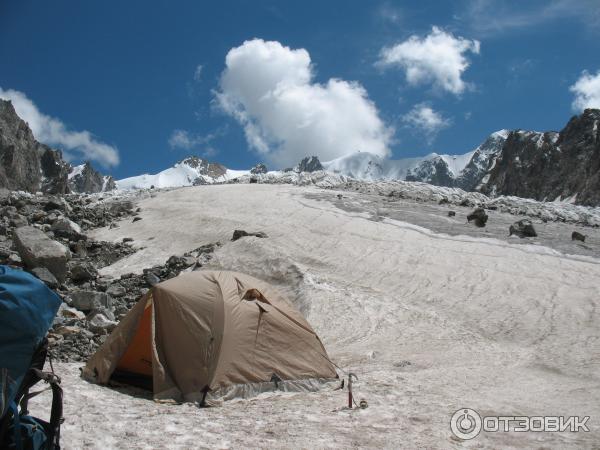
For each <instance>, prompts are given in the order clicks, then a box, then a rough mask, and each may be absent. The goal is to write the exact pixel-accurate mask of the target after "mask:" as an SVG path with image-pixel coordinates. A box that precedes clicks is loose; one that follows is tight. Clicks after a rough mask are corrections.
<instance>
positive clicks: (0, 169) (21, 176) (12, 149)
mask: <svg viewBox="0 0 600 450" xmlns="http://www.w3.org/2000/svg"><path fill="white" fill-rule="evenodd" d="M114 187H115V184H114V180H113V179H112V177H103V176H102V175H101V174H99V173H98V172H97V171H96V170H94V169H93V167H92V166H91V164H90V163H89V162H88V163H85V164H84V165H82V166H77V167H72V166H71V165H70V164H69V163H68V162H66V161H65V160H64V159H63V155H62V152H61V151H60V150H54V149H52V148H50V147H48V146H47V145H44V144H42V143H40V142H38V141H37V140H36V139H35V137H34V136H33V133H32V132H31V129H30V128H29V125H28V124H27V123H26V122H25V121H24V120H22V119H21V118H20V117H19V116H18V115H17V113H16V111H15V109H14V107H13V105H12V103H11V102H10V101H8V100H2V99H0V188H6V189H9V190H17V191H18V190H20V191H26V192H44V193H48V194H68V193H70V192H85V193H93V192H103V191H106V190H110V189H114Z"/></svg>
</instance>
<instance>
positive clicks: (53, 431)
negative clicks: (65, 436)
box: [30, 369, 64, 448]
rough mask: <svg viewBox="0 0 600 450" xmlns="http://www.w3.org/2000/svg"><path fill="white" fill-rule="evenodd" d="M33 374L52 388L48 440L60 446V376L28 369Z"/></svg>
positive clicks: (61, 408)
mask: <svg viewBox="0 0 600 450" xmlns="http://www.w3.org/2000/svg"><path fill="white" fill-rule="evenodd" d="M30 370H31V371H32V372H33V373H34V374H35V376H36V377H37V378H38V379H40V380H43V381H45V382H46V383H48V384H50V387H51V389H52V408H51V410H50V430H49V433H48V442H50V443H51V444H52V445H53V446H55V447H50V448H60V446H59V440H60V425H61V424H62V423H63V422H64V419H63V390H62V388H61V387H60V378H59V377H58V376H57V375H56V374H54V373H52V372H42V371H41V370H39V369H30Z"/></svg>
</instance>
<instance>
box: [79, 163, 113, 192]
mask: <svg viewBox="0 0 600 450" xmlns="http://www.w3.org/2000/svg"><path fill="white" fill-rule="evenodd" d="M69 187H70V189H71V190H72V191H73V192H81V193H93V192H105V191H112V190H113V189H116V185H115V180H114V179H113V177H111V176H110V175H102V174H101V173H99V172H98V171H96V170H95V169H94V168H93V167H92V165H91V164H90V163H89V162H86V163H85V164H82V165H81V166H76V167H73V168H72V169H71V173H70V174H69Z"/></svg>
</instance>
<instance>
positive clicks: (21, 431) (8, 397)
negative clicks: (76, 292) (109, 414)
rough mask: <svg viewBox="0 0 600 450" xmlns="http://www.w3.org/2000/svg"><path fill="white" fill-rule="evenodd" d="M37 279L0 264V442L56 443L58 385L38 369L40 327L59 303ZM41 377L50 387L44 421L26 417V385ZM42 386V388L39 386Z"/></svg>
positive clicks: (54, 447)
mask: <svg viewBox="0 0 600 450" xmlns="http://www.w3.org/2000/svg"><path fill="white" fill-rule="evenodd" d="M61 302H62V301H61V299H60V297H59V296H58V295H57V294H56V293H55V292H53V291H51V290H50V289H49V288H48V287H47V286H46V285H45V284H44V283H43V282H41V281H40V280H38V279H37V278H36V277H34V276H33V275H31V274H29V273H27V272H24V271H22V270H16V269H13V268H10V267H8V266H2V265H0V448H2V449H4V448H6V449H16V450H29V449H33V450H38V449H43V450H58V449H60V445H59V438H60V424H61V422H62V389H61V388H60V379H59V378H58V377H57V376H56V375H54V373H50V372H44V371H43V369H44V363H45V361H46V356H47V352H48V341H47V339H46V333H47V332H48V329H49V328H50V326H51V325H52V321H53V320H54V317H55V315H56V313H57V311H58V308H59V306H60V304H61ZM41 380H43V381H44V382H46V383H48V384H49V385H50V388H51V389H52V409H51V414H50V421H49V422H46V421H43V420H41V419H36V418H34V417H31V416H30V415H29V413H28V411H27V402H28V400H29V399H30V398H31V397H33V396H35V395H37V394H39V393H40V392H43V391H39V392H34V393H29V389H30V388H31V387H32V386H33V385H35V384H36V383H37V382H39V381H41ZM44 390H45V389H44Z"/></svg>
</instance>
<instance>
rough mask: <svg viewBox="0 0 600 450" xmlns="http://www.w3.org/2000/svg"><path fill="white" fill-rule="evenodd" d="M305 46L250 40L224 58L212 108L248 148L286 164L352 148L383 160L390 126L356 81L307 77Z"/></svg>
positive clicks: (326, 157) (310, 72) (329, 156)
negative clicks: (234, 125)
mask: <svg viewBox="0 0 600 450" xmlns="http://www.w3.org/2000/svg"><path fill="white" fill-rule="evenodd" d="M313 78H314V74H313V66H312V63H311V59H310V55H309V53H308V52H307V51H306V50H305V49H291V48H289V47H286V46H283V45H282V44H281V43H279V42H276V41H264V40H262V39H253V40H249V41H245V42H244V43H243V44H242V45H240V46H239V47H235V48H232V49H231V50H230V51H229V52H228V54H227V56H226V58H225V69H224V71H223V73H222V75H221V79H220V90H219V91H218V92H216V93H215V100H216V103H217V105H218V106H219V107H220V108H221V109H222V110H223V111H224V112H225V113H227V114H228V115H230V116H232V117H233V118H235V119H236V120H237V121H238V122H239V123H240V124H241V125H242V126H243V128H244V133H245V136H246V140H247V142H248V145H249V147H251V148H252V149H253V150H255V151H256V152H258V153H259V154H260V155H262V156H263V157H264V158H265V159H267V160H269V162H270V163H272V164H275V165H277V166H280V167H284V166H291V165H293V164H295V163H296V162H297V161H298V160H299V159H300V158H302V157H304V156H307V155H317V156H319V158H321V159H322V160H330V159H335V158H338V157H340V156H343V155H346V154H348V153H353V152H356V151H365V152H371V153H374V154H377V155H380V156H382V157H386V156H388V155H389V153H390V150H389V144H390V141H391V139H392V135H393V129H392V128H390V127H388V126H387V125H386V124H385V123H384V122H383V121H382V119H381V118H380V117H379V112H378V110H377V108H376V106H375V104H374V103H373V102H372V101H371V100H370V99H369V97H368V94H367V91H366V90H365V89H364V87H362V86H361V85H360V84H359V83H357V82H351V81H345V80H340V79H336V78H331V79H330V80H328V81H327V82H326V83H323V84H321V83H316V82H314V80H313Z"/></svg>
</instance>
